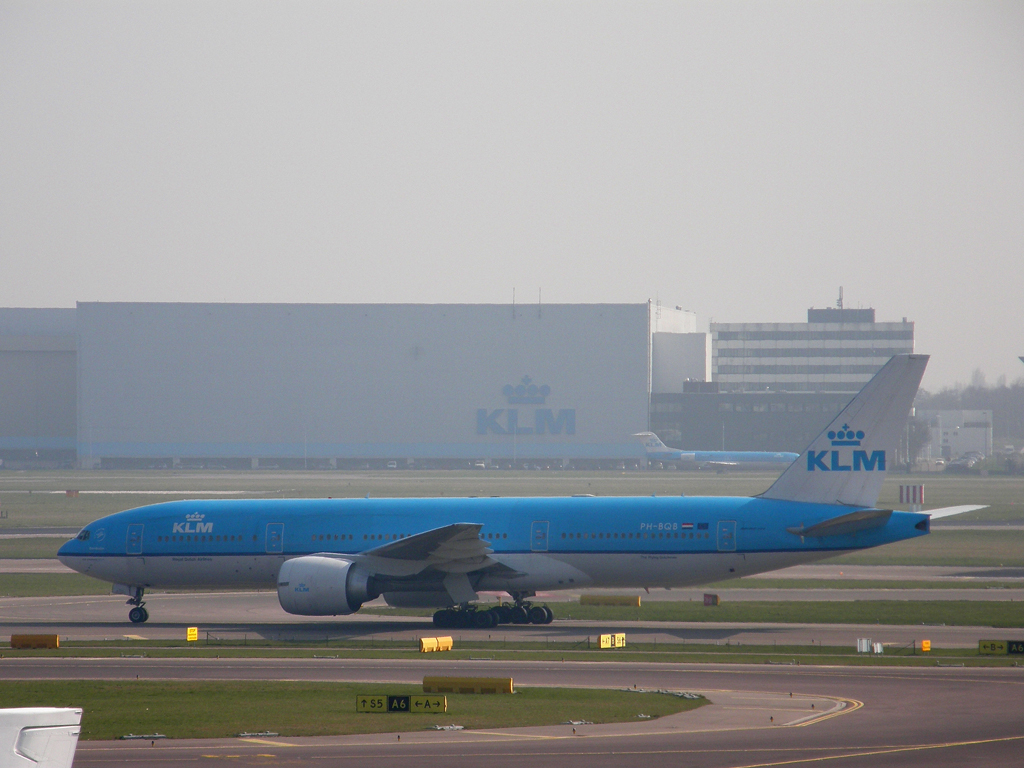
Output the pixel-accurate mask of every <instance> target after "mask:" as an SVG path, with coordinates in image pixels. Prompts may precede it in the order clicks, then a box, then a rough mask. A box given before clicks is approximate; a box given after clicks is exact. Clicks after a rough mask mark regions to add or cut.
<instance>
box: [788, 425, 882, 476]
mask: <svg viewBox="0 0 1024 768" xmlns="http://www.w3.org/2000/svg"><path fill="white" fill-rule="evenodd" d="M828 439H829V440H830V441H831V442H832V446H833V447H834V448H841V447H848V446H849V447H853V446H858V445H860V441H861V440H863V439H864V432H863V431H862V430H857V431H856V432H854V431H853V430H852V429H850V426H849V425H848V424H843V427H842V429H840V430H839V431H838V432H835V431H830V432H829V433H828ZM844 453H845V451H839V450H832V451H816V450H814V449H813V448H812V449H810V450H809V451H807V471H808V472H814V471H815V470H818V471H819V472H849V471H851V470H852V471H854V472H860V471H862V470H863V471H865V472H873V471H875V470H878V471H880V472H884V471H885V451H872V452H871V455H868V452H867V451H853V456H852V459H853V462H852V465H851V464H850V463H846V464H844V463H843V461H844V460H845V461H847V462H849V461H850V458H847V457H846V456H844ZM826 457H828V459H829V461H828V462H827V463H826V461H825V459H826Z"/></svg>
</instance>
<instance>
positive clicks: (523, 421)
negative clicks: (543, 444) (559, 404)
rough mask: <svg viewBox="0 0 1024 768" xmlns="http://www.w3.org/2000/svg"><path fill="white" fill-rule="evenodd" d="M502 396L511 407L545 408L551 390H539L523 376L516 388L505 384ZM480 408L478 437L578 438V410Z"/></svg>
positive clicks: (477, 412)
mask: <svg viewBox="0 0 1024 768" xmlns="http://www.w3.org/2000/svg"><path fill="white" fill-rule="evenodd" d="M501 393H502V394H503V395H505V398H506V399H507V400H508V404H509V405H513V406H520V405H544V403H545V402H547V398H548V395H549V394H551V387H549V386H548V385H547V384H542V385H540V386H537V385H536V384H534V383H533V380H532V379H531V378H530V377H529V376H523V379H522V381H520V382H519V383H518V384H516V385H515V386H513V385H511V384H506V385H505V386H504V387H502V390H501ZM532 410H533V413H532V417H533V418H532V419H531V418H530V417H531V413H530V409H528V408H523V409H520V408H518V407H516V408H497V409H495V410H491V409H489V408H477V410H476V433H477V434H478V435H575V434H576V409H575V408H561V409H559V410H558V411H557V412H556V411H555V410H554V409H553V408H533V409H532Z"/></svg>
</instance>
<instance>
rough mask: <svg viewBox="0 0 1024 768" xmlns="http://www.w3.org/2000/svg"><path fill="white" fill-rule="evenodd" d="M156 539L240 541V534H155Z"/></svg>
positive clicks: (254, 536)
mask: <svg viewBox="0 0 1024 768" xmlns="http://www.w3.org/2000/svg"><path fill="white" fill-rule="evenodd" d="M257 539H258V537H257V536H256V535H255V534H253V537H252V540H253V541H257ZM156 540H157V541H158V542H164V541H166V542H171V541H178V542H182V541H192V542H196V541H198V542H214V541H223V542H229V541H239V542H240V541H242V536H233V535H232V536H228V535H226V534H225V535H223V536H221V535H217V536H214V535H212V534H211V535H209V536H157V537H156Z"/></svg>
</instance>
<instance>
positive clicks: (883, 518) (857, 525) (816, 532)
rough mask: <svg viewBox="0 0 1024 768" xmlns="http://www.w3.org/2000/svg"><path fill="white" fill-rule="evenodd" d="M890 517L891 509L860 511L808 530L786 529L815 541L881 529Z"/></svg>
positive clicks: (816, 525) (817, 524) (818, 524)
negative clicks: (827, 537)
mask: <svg viewBox="0 0 1024 768" xmlns="http://www.w3.org/2000/svg"><path fill="white" fill-rule="evenodd" d="M891 516H892V510H891V509H862V510H860V511H859V512H850V513H849V514H848V515H840V516H839V517H833V518H832V519H831V520H825V521H824V522H821V523H815V524H814V525H812V526H811V527H810V528H804V527H803V526H800V527H799V528H797V527H793V528H787V529H786V530H787V531H789V532H790V533H792V534H795V535H797V536H800V537H801V538H803V537H810V538H815V539H820V538H824V537H825V536H846V535H847V534H851V533H858V532H859V531H869V530H871V529H872V528H881V527H882V526H883V525H885V524H886V523H887V522H889V518H890V517H891Z"/></svg>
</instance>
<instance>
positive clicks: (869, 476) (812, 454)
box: [761, 355, 928, 507]
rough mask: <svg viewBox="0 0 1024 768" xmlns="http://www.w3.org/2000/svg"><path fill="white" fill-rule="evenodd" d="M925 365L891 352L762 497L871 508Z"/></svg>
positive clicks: (924, 361)
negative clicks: (884, 361)
mask: <svg viewBox="0 0 1024 768" xmlns="http://www.w3.org/2000/svg"><path fill="white" fill-rule="evenodd" d="M926 365H928V356H927V355H894V356H893V357H892V358H891V359H890V360H889V362H888V363H886V364H885V365H884V366H882V369H881V370H880V371H879V372H878V373H876V374H875V376H874V378H872V379H871V381H869V382H868V383H867V384H865V385H864V388H863V389H862V390H861V391H860V392H859V393H858V394H857V396H856V397H854V398H853V400H851V401H850V404H849V405H847V406H846V408H844V409H843V410H842V411H841V412H840V414H839V415H838V416H837V417H836V418H835V419H833V421H832V423H831V424H829V425H828V427H826V428H825V429H824V430H823V431H822V433H821V434H820V435H818V437H816V438H815V439H814V441H813V442H812V443H811V444H810V446H809V447H808V448H807V450H806V451H804V452H803V453H802V454H801V456H800V458H799V459H797V460H796V461H795V462H793V463H792V464H791V465H790V466H789V468H788V469H786V471H785V472H783V473H782V474H781V475H780V476H779V479H778V480H776V481H775V483H774V484H773V485H772V487H771V488H769V489H768V490H767V491H765V492H764V493H763V494H761V496H762V497H763V498H766V499H783V500H786V501H807V502H819V503H824V504H848V505H850V506H855V507H874V506H875V502H877V501H878V492H879V490H881V488H882V481H883V480H884V479H885V472H886V469H887V467H888V465H889V464H891V463H892V462H893V461H894V460H895V459H896V448H897V446H898V445H899V440H900V436H901V435H902V433H903V429H904V427H905V426H906V423H907V416H908V415H909V413H910V407H911V405H913V402H914V397H915V395H916V394H917V388H918V386H919V385H920V383H921V377H922V376H923V375H924V369H925V366H926Z"/></svg>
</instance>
